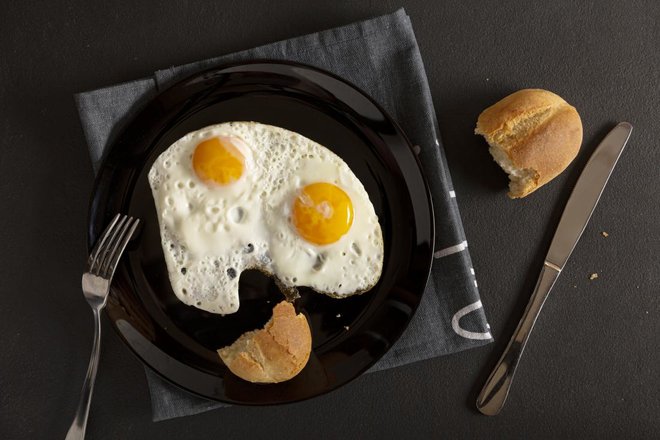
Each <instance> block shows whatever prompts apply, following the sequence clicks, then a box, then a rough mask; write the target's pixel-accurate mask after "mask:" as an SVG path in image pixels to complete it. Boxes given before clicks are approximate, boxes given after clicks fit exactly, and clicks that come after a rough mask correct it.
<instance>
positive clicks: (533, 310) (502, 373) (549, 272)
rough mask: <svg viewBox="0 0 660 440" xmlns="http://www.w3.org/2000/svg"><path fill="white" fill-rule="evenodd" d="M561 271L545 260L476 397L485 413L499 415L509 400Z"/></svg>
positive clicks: (479, 407) (478, 406) (478, 407)
mask: <svg viewBox="0 0 660 440" xmlns="http://www.w3.org/2000/svg"><path fill="white" fill-rule="evenodd" d="M560 272H561V269H559V268H558V267H557V266H555V265H553V264H552V263H548V262H546V263H544V264H543V268H542V269H541V274H540V275H539V279H538V281H537V282H536V287H535V288H534V293H532V297H531V298H530V300H529V303H528V304H527V308H526V309H525V313H524V314H523V317H522V318H521V319H520V322H519V323H518V327H517V328H516V331H515V332H514V333H513V336H512V337H511V340H510V341H509V344H508V345H507V347H506V349H505V350H504V353H502V357H500V360H499V361H498V362H497V365H495V368H494V369H493V371H492V372H491V373H490V376H489V377H488V380H486V383H485V384H484V387H483V388H482V390H481V393H479V396H478V397H477V409H478V410H479V411H481V413H482V414H485V415H487V416H494V415H497V414H499V412H500V411H501V410H502V408H503V407H504V402H506V398H507V397H508V396H509V391H510V390H511V384H512V383H513V376H514V374H515V373H516V368H518V362H520V358H521V357H522V354H523V350H524V349H525V345H527V340H528V339H529V335H530V334H531V333H532V329H533V328H534V323H535V322H536V318H538V316H539V313H541V308H543V304H544V303H545V300H546V299H547V298H548V295H549V294H550V290H552V286H554V284H555V281H557V277H558V276H559V274H560Z"/></svg>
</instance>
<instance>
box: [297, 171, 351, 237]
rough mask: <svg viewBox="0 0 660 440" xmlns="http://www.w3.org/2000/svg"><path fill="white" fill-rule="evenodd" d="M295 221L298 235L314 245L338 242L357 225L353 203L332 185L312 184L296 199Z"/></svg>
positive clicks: (339, 189)
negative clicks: (354, 224)
mask: <svg viewBox="0 0 660 440" xmlns="http://www.w3.org/2000/svg"><path fill="white" fill-rule="evenodd" d="M291 220H292V222H293V225H294V227H295V228H296V230H297V231H298V234H300V236H301V237H302V238H304V239H305V240H307V241H309V242H310V243H314V244H321V245H323V244H330V243H334V242H335V241H337V240H339V239H340V238H341V237H342V235H344V234H345V233H346V232H348V230H349V229H350V228H351V224H353V203H352V202H351V199H350V197H348V195H347V194H346V193H345V192H344V191H343V190H342V189H341V188H339V187H338V186H336V185H333V184H332V183H325V182H319V183H312V184H311V185H307V186H305V187H304V188H303V189H302V190H301V191H300V194H299V195H298V197H296V199H295V201H294V203H293V213H292V217H291Z"/></svg>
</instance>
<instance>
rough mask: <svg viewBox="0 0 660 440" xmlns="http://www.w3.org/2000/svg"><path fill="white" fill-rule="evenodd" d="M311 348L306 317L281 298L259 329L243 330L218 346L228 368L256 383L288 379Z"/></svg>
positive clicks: (299, 366)
mask: <svg viewBox="0 0 660 440" xmlns="http://www.w3.org/2000/svg"><path fill="white" fill-rule="evenodd" d="M311 351H312V334H311V331H310V329H309V324H308V323H307V318H305V316H304V315H303V314H302V313H301V314H298V315H296V311H295V309H294V308H293V305H292V304H291V303H289V302H287V301H282V302H281V303H279V304H277V305H276V306H275V308H274V309H273V317H272V318H271V319H270V321H268V322H267V323H266V326H265V327H264V328H263V329H261V330H253V331H250V332H247V333H244V334H243V335H241V337H239V338H238V339H237V340H236V342H234V343H233V344H231V345H230V346H229V347H224V348H221V349H220V350H218V354H219V355H220V358H221V359H222V361H223V362H224V363H225V365H227V367H228V368H229V370H230V371H231V372H232V373H234V374H235V375H236V376H238V377H240V378H241V379H244V380H247V381H249V382H258V383H277V382H283V381H285V380H289V379H291V378H292V377H294V376H295V375H296V374H298V373H299V372H300V370H302V369H303V368H304V367H305V365H306V364H307V361H308V360H309V354H310V352H311Z"/></svg>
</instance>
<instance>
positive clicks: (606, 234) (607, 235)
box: [601, 231, 610, 237]
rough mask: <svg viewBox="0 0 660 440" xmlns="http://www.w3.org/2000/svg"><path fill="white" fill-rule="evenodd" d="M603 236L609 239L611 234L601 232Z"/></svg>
mask: <svg viewBox="0 0 660 440" xmlns="http://www.w3.org/2000/svg"><path fill="white" fill-rule="evenodd" d="M601 235H602V236H603V237H609V236H610V234H608V233H607V232H605V231H603V232H601Z"/></svg>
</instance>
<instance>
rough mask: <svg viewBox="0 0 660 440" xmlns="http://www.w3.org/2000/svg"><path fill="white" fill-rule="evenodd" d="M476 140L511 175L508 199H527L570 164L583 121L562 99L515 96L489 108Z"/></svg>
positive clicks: (537, 93) (534, 92) (536, 93)
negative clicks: (480, 140)
mask: <svg viewBox="0 0 660 440" xmlns="http://www.w3.org/2000/svg"><path fill="white" fill-rule="evenodd" d="M475 133H476V134H480V135H483V136H484V137H485V138H486V141H487V142H488V144H489V145H490V150H489V151H490V154H491V155H492V156H493V159H495V161H496V162H497V163H498V164H499V165H500V167H502V169H503V170H504V171H506V172H507V173H508V174H509V179H510V182H509V197H511V198H512V199H516V198H520V197H525V196H526V195H528V194H530V193H532V192H534V191H536V190H537V189H538V188H540V187H541V186H543V185H545V184H546V183H548V182H549V181H551V180H552V179H554V178H555V177H556V176H557V175H559V174H560V173H561V172H562V171H564V170H565V169H566V167H567V166H568V165H569V164H570V163H571V161H573V159H574V158H575V156H577V153H578V151H579V150H580V145H581V144H582V121H581V120H580V115H579V114H578V112H577V110H575V108H574V107H572V106H571V105H569V104H568V103H567V102H566V101H564V100H563V99H562V98H561V97H560V96H557V95H555V94H554V93H552V92H548V91H547V90H541V89H525V90H519V91H517V92H515V93H513V94H511V95H509V96H507V97H506V98H504V99H502V100H501V101H499V102H497V103H496V104H494V105H492V106H491V107H488V108H487V109H486V110H484V111H483V112H482V113H481V114H480V115H479V119H478V121H477V128H476V129H475Z"/></svg>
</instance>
